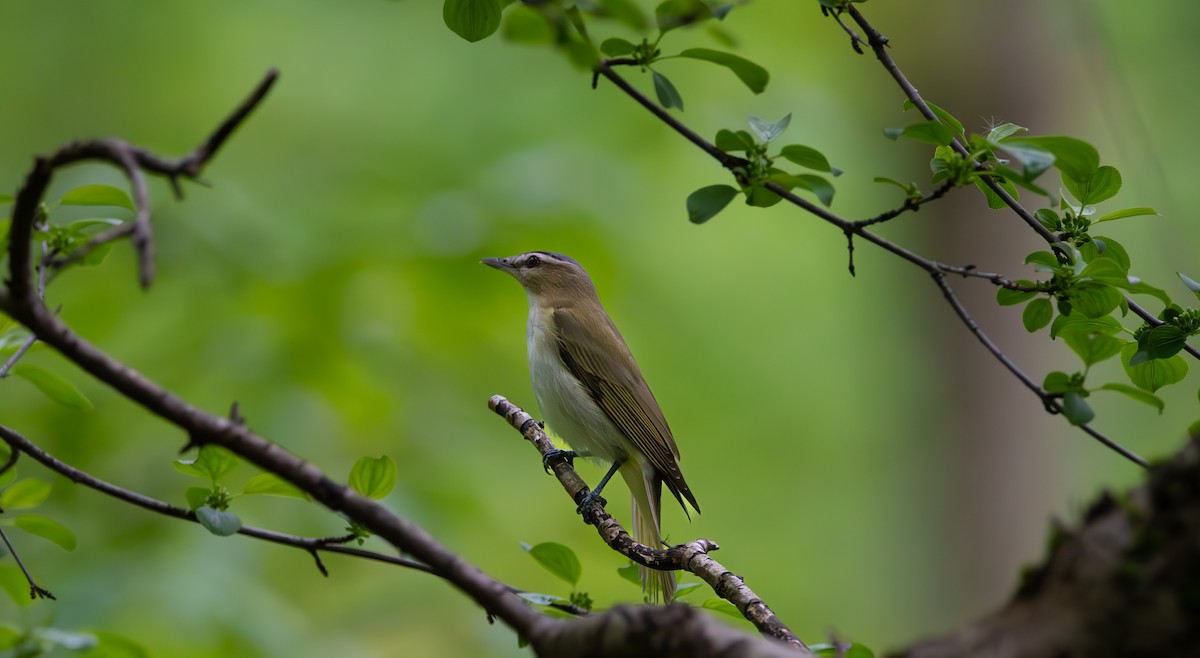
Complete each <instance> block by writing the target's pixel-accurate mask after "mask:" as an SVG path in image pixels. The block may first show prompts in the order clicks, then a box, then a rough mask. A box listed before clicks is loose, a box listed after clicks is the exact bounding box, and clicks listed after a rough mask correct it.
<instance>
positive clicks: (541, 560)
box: [524, 542, 583, 587]
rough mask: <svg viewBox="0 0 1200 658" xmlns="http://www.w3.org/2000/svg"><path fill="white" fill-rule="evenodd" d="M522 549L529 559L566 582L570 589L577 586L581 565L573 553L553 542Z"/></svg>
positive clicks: (581, 573) (581, 570) (581, 572)
mask: <svg viewBox="0 0 1200 658" xmlns="http://www.w3.org/2000/svg"><path fill="white" fill-rule="evenodd" d="M524 548H525V551H526V552H528V553H529V557H532V558H533V559H534V561H536V562H537V563H538V564H540V565H541V566H542V568H543V569H545V570H546V571H549V572H550V573H552V574H554V575H555V576H556V577H558V578H560V579H562V580H564V581H566V582H567V583H568V584H570V585H571V586H572V587H574V586H575V585H578V584H579V577H580V576H581V575H583V565H582V564H581V563H580V562H579V557H578V556H576V555H575V551H572V550H571V549H570V548H567V547H566V546H564V545H562V544H558V543H555V542H542V543H541V544H538V545H536V546H525V547H524Z"/></svg>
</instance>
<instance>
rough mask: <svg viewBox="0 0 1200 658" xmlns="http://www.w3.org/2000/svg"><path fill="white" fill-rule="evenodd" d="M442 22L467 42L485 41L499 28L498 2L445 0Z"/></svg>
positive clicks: (486, 0) (489, 0) (495, 0)
mask: <svg viewBox="0 0 1200 658" xmlns="http://www.w3.org/2000/svg"><path fill="white" fill-rule="evenodd" d="M442 20H443V21H445V23H446V27H448V28H450V31H451V32H453V33H455V34H457V35H458V36H460V37H462V38H464V39H466V40H467V41H470V42H472V43H474V42H476V41H479V40H481V39H486V38H488V37H490V36H491V35H492V33H493V32H495V31H496V29H497V28H499V27H500V0H445V2H444V4H442Z"/></svg>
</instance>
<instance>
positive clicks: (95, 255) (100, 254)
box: [79, 242, 113, 267]
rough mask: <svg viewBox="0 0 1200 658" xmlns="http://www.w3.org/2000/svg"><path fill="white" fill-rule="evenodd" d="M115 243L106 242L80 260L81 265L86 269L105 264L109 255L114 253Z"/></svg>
mask: <svg viewBox="0 0 1200 658" xmlns="http://www.w3.org/2000/svg"><path fill="white" fill-rule="evenodd" d="M112 250H113V243H111V242H105V243H104V244H102V245H99V246H97V247H95V248H94V249H92V250H91V251H89V252H88V254H87V255H86V256H84V257H83V258H82V259H80V261H79V264H80V265H83V266H86V267H93V266H96V265H99V264H101V263H103V262H104V259H106V258H108V255H109V254H110V253H112Z"/></svg>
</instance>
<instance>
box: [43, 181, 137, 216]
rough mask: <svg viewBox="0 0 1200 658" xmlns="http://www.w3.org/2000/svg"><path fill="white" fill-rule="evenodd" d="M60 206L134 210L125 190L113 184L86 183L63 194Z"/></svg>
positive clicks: (59, 201)
mask: <svg viewBox="0 0 1200 658" xmlns="http://www.w3.org/2000/svg"><path fill="white" fill-rule="evenodd" d="M58 205H60V206H114V207H117V208H125V209H127V210H133V209H134V207H133V201H132V200H131V199H130V198H129V195H128V194H126V193H125V190H122V189H120V188H116V187H113V186H111V185H84V186H82V187H77V188H75V189H73V190H71V191H70V192H67V193H66V194H64V195H63V197H62V198H61V199H59V200H58Z"/></svg>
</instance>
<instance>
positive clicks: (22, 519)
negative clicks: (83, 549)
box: [14, 514, 77, 551]
mask: <svg viewBox="0 0 1200 658" xmlns="http://www.w3.org/2000/svg"><path fill="white" fill-rule="evenodd" d="M14 522H15V523H16V524H17V527H18V528H20V529H22V530H24V531H25V532H28V533H29V534H31V535H37V536H38V537H41V538H43V539H49V540H50V541H52V542H54V543H55V544H58V545H59V547H60V548H62V549H63V550H65V551H73V550H75V546H76V543H77V540H76V539H75V533H74V532H71V529H70V528H68V527H67V526H65V525H63V524H61V523H59V522H58V521H55V520H54V519H51V518H48V517H45V516H41V515H40V514H22V515H20V516H18V517H17V518H16V519H15V520H14Z"/></svg>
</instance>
